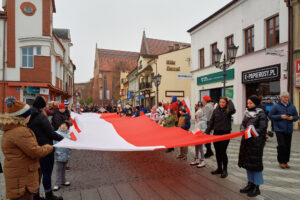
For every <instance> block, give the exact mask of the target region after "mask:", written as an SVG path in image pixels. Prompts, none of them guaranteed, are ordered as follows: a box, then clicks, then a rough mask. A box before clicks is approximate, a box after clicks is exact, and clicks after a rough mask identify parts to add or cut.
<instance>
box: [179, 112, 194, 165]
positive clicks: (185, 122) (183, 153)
mask: <svg viewBox="0 0 300 200" xmlns="http://www.w3.org/2000/svg"><path fill="white" fill-rule="evenodd" d="M179 113H180V117H179V119H178V127H180V128H182V129H184V130H187V131H188V130H189V129H190V127H191V118H190V115H189V113H187V110H186V107H184V106H181V107H180V108H179ZM187 153H188V147H180V154H179V155H178V156H177V158H178V159H181V160H186V159H187Z"/></svg>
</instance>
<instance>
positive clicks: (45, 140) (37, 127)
mask: <svg viewBox="0 0 300 200" xmlns="http://www.w3.org/2000/svg"><path fill="white" fill-rule="evenodd" d="M28 127H29V128H30V129H31V130H32V131H33V132H34V134H35V136H36V139H37V141H38V143H39V145H44V144H50V145H53V140H57V141H61V140H62V139H64V137H62V136H61V135H59V134H57V133H56V132H55V131H53V129H52V127H51V124H50V122H49V121H48V119H47V117H46V116H45V115H43V114H42V113H41V112H40V111H39V110H38V109H36V108H34V107H33V108H32V113H31V118H30V121H29V123H28Z"/></svg>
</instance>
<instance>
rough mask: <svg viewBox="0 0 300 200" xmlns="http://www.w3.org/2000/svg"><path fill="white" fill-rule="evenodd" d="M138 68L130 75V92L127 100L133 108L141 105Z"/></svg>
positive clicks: (128, 77)
mask: <svg viewBox="0 0 300 200" xmlns="http://www.w3.org/2000/svg"><path fill="white" fill-rule="evenodd" d="M137 73H138V68H137V67H136V68H134V69H133V70H131V71H130V72H129V73H128V75H127V79H128V92H127V100H128V103H129V104H130V105H132V106H136V105H137V103H139V99H138V91H139V80H138V76H137Z"/></svg>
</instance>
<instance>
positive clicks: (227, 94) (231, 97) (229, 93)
mask: <svg viewBox="0 0 300 200" xmlns="http://www.w3.org/2000/svg"><path fill="white" fill-rule="evenodd" d="M225 93H226V97H229V98H230V99H233V88H232V87H231V88H226V89H225Z"/></svg>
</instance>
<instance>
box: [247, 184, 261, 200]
mask: <svg viewBox="0 0 300 200" xmlns="http://www.w3.org/2000/svg"><path fill="white" fill-rule="evenodd" d="M257 195H260V190H259V185H254V187H253V189H252V190H250V191H249V192H248V197H256V196H257Z"/></svg>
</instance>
